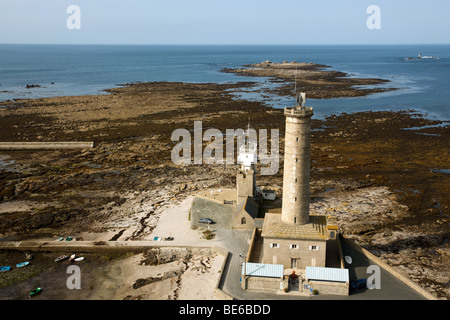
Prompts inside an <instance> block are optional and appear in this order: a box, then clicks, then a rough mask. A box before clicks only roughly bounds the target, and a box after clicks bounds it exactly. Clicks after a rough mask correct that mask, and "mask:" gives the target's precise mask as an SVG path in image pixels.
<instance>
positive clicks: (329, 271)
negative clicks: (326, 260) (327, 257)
mask: <svg viewBox="0 0 450 320" xmlns="http://www.w3.org/2000/svg"><path fill="white" fill-rule="evenodd" d="M306 278H307V279H309V280H322V281H336V282H349V276H348V269H337V268H320V267H306Z"/></svg>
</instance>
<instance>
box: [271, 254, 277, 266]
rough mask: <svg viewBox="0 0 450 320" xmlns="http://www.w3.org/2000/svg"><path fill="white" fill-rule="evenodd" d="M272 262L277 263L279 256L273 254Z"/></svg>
mask: <svg viewBox="0 0 450 320" xmlns="http://www.w3.org/2000/svg"><path fill="white" fill-rule="evenodd" d="M272 264H277V256H273V258H272Z"/></svg>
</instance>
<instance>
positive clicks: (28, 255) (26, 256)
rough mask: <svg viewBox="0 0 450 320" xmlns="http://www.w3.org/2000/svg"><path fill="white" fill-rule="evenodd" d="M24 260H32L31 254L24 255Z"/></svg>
mask: <svg viewBox="0 0 450 320" xmlns="http://www.w3.org/2000/svg"><path fill="white" fill-rule="evenodd" d="M25 258H27V259H28V260H31V259H33V255H32V254H31V253H25Z"/></svg>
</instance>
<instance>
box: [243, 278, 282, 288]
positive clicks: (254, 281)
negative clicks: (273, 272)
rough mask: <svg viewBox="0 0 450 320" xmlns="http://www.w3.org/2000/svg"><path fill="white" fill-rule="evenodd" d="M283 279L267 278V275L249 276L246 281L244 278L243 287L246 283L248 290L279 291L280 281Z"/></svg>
mask: <svg viewBox="0 0 450 320" xmlns="http://www.w3.org/2000/svg"><path fill="white" fill-rule="evenodd" d="M282 281H283V280H282V279H278V278H265V277H249V276H247V279H246V281H245V282H244V280H242V287H244V285H246V287H247V290H257V291H269V292H277V291H278V290H280V282H282Z"/></svg>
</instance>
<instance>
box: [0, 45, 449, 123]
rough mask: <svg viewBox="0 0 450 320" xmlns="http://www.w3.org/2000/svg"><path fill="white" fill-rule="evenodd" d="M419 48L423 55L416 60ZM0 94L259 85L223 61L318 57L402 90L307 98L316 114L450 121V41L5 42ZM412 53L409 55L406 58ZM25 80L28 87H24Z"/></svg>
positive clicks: (267, 99)
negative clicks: (411, 113)
mask: <svg viewBox="0 0 450 320" xmlns="http://www.w3.org/2000/svg"><path fill="white" fill-rule="evenodd" d="M419 52H421V54H422V57H423V58H422V59H417V56H418V53H419ZM0 58H1V59H0V101H7V100H14V99H34V98H45V97H55V96H72V95H97V94H107V93H106V92H105V91H104V90H105V89H110V88H113V87H116V86H118V85H121V84H127V83H133V82H152V81H170V82H192V83H237V82H248V81H250V82H255V83H256V87H257V88H259V87H260V88H268V87H273V86H275V85H276V84H273V83H272V82H270V79H267V78H253V77H243V76H237V75H234V74H229V73H223V72H221V70H222V69H223V68H237V67H240V66H243V65H246V64H252V63H257V62H261V61H266V60H270V61H273V62H282V61H285V60H287V61H298V62H313V63H317V64H324V65H327V66H329V69H330V70H337V71H342V72H345V73H347V74H348V75H349V76H351V77H364V78H368V77H370V78H381V79H387V80H389V81H390V82H389V83H387V84H383V85H380V86H381V87H386V88H397V89H398V90H395V91H389V92H384V93H377V94H373V95H369V96H365V97H357V98H337V99H324V100H315V99H308V104H309V105H311V106H313V107H314V110H315V115H316V116H317V117H319V118H322V117H325V116H328V115H330V114H337V113H341V112H346V113H352V112H359V111H369V110H372V111H380V110H392V111H399V110H416V111H417V112H420V113H422V114H423V115H424V116H425V117H427V118H431V119H437V120H444V121H448V120H450V107H449V102H448V101H450V91H449V90H448V88H449V87H450V77H449V76H448V74H450V45H447V44H436V45H432V44H426V45H413V44H408V45H375V44H373V45H367V44H366V45H364V44H358V45H356V44H355V45H352V44H349V45H221V44H218V45H201V44H199V45H139V44H137V45H115V44H99V45H95V44H86V45H74V44H65V45H61V44H0ZM408 58H411V59H408ZM27 86H28V87H27ZM235 94H236V97H237V98H239V97H241V98H245V99H249V100H256V101H262V102H264V103H265V104H266V105H268V106H271V107H275V108H283V107H285V106H290V105H292V103H294V101H292V100H293V99H292V97H280V96H277V95H274V94H272V95H266V94H265V95H264V97H263V96H262V95H260V94H258V93H255V92H254V91H250V92H246V90H243V91H242V92H237V93H235Z"/></svg>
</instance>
